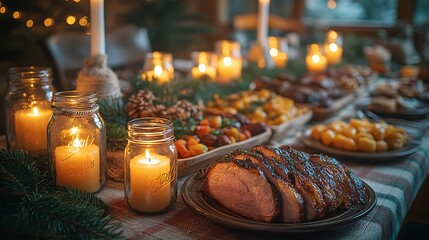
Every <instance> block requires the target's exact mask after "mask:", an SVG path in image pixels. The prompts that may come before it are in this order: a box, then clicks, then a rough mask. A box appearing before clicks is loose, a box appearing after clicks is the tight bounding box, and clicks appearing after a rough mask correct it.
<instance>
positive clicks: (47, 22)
mask: <svg viewBox="0 0 429 240" xmlns="http://www.w3.org/2000/svg"><path fill="white" fill-rule="evenodd" d="M43 24H45V26H46V27H51V26H52V25H54V19H53V18H46V19H45V21H43Z"/></svg>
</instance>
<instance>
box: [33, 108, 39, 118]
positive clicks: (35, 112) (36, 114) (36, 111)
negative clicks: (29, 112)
mask: <svg viewBox="0 0 429 240" xmlns="http://www.w3.org/2000/svg"><path fill="white" fill-rule="evenodd" d="M33 114H34V116H39V109H37V107H33Z"/></svg>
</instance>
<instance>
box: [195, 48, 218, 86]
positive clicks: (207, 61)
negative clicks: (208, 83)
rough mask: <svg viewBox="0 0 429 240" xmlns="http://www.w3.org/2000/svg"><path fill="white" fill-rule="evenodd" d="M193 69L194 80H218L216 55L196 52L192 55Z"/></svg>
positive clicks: (207, 52)
mask: <svg viewBox="0 0 429 240" xmlns="http://www.w3.org/2000/svg"><path fill="white" fill-rule="evenodd" d="M191 59H192V62H193V67H192V68H191V76H192V77H193V78H194V79H201V78H208V79H210V80H212V81H215V80H216V60H217V57H216V54H215V53H214V52H209V51H195V52H192V53H191Z"/></svg>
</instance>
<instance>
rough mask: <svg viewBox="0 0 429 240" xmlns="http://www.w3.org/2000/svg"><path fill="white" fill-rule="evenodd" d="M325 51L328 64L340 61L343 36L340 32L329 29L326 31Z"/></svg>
mask: <svg viewBox="0 0 429 240" xmlns="http://www.w3.org/2000/svg"><path fill="white" fill-rule="evenodd" d="M325 53H326V58H327V59H328V65H335V64H338V63H341V58H342V55H343V38H342V35H341V34H340V33H337V32H335V31H333V30H330V31H328V32H327V33H326V38H325Z"/></svg>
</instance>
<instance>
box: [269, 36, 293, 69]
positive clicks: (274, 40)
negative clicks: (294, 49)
mask: <svg viewBox="0 0 429 240" xmlns="http://www.w3.org/2000/svg"><path fill="white" fill-rule="evenodd" d="M268 47H269V49H270V50H269V52H270V56H271V57H272V58H273V61H274V65H275V66H276V67H277V68H284V67H286V63H287V59H288V45H287V40H286V39H285V38H282V37H274V36H270V37H268Z"/></svg>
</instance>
